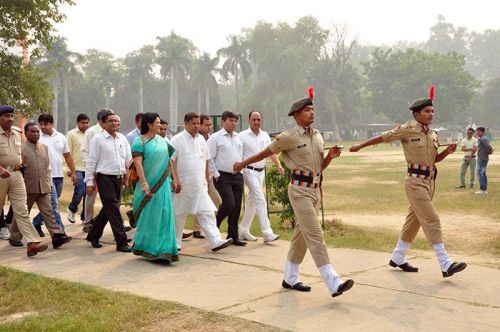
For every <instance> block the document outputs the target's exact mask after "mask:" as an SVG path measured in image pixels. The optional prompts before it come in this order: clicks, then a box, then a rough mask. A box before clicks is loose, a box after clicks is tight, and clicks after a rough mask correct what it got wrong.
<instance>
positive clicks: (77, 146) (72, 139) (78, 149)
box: [66, 127, 85, 171]
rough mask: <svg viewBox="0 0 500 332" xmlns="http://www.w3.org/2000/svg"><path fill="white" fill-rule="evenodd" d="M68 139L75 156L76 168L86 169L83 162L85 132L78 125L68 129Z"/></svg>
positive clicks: (72, 153) (78, 169) (70, 149)
mask: <svg viewBox="0 0 500 332" xmlns="http://www.w3.org/2000/svg"><path fill="white" fill-rule="evenodd" d="M66 140H67V141H68V146H69V151H70V152H71V155H72V156H73V162H74V163H75V169H76V170H77V171H85V165H84V164H83V161H82V157H81V155H82V146H83V144H84V142H85V133H84V132H83V131H81V130H80V129H78V127H76V128H74V129H71V130H70V131H68V133H67V134H66Z"/></svg>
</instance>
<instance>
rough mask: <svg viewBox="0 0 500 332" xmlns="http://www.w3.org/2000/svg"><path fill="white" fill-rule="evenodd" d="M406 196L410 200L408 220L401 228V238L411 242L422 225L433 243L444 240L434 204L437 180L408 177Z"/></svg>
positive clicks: (429, 240) (426, 235) (428, 238)
mask: <svg viewBox="0 0 500 332" xmlns="http://www.w3.org/2000/svg"><path fill="white" fill-rule="evenodd" d="M405 190H406V197H407V198H408V201H409V202H410V207H409V208H408V215H407V216H406V222H405V223H404V225H403V229H402V230H401V240H403V241H406V242H409V243H411V242H412V241H413V240H414V239H415V236H416V235H417V233H418V230H419V229H420V227H422V230H423V231H424V234H425V237H426V238H427V241H428V242H429V243H430V244H431V245H432V244H436V243H442V242H443V235H442V230H441V221H440V219H439V216H438V215H437V213H436V211H435V210H434V205H433V204H432V198H433V197H434V191H435V182H434V180H422V179H417V178H412V177H408V178H407V179H406V182H405Z"/></svg>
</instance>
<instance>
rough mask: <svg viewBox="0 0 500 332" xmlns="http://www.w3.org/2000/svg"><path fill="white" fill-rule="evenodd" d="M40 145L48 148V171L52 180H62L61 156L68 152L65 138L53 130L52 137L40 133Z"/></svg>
mask: <svg viewBox="0 0 500 332" xmlns="http://www.w3.org/2000/svg"><path fill="white" fill-rule="evenodd" d="M40 143H42V144H45V145H47V147H48V148H49V160H50V170H51V174H52V177H53V178H62V177H64V174H63V161H62V160H63V154H65V153H68V152H70V150H69V145H68V141H67V140H66V137H65V136H64V135H63V134H61V133H60V132H58V131H57V130H55V129H54V132H53V133H52V135H47V134H44V133H42V135H40Z"/></svg>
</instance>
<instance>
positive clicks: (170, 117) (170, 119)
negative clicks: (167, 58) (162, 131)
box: [168, 68, 175, 129]
mask: <svg viewBox="0 0 500 332" xmlns="http://www.w3.org/2000/svg"><path fill="white" fill-rule="evenodd" d="M174 80H175V79H174V69H173V68H170V96H169V97H170V98H169V105H168V106H169V107H168V111H169V114H168V122H169V125H170V127H171V128H172V129H174V127H172V126H174V125H175V123H174Z"/></svg>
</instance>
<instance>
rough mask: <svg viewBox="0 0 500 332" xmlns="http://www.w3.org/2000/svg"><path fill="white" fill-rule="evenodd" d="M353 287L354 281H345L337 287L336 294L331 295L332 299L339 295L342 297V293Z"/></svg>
mask: <svg viewBox="0 0 500 332" xmlns="http://www.w3.org/2000/svg"><path fill="white" fill-rule="evenodd" d="M353 285H354V280H352V279H347V280H346V281H344V282H343V283H341V284H340V285H339V287H338V288H337V292H335V293H333V294H332V297H337V296H339V295H342V293H344V292H347V291H348V290H349V289H351V288H352V286H353Z"/></svg>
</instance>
